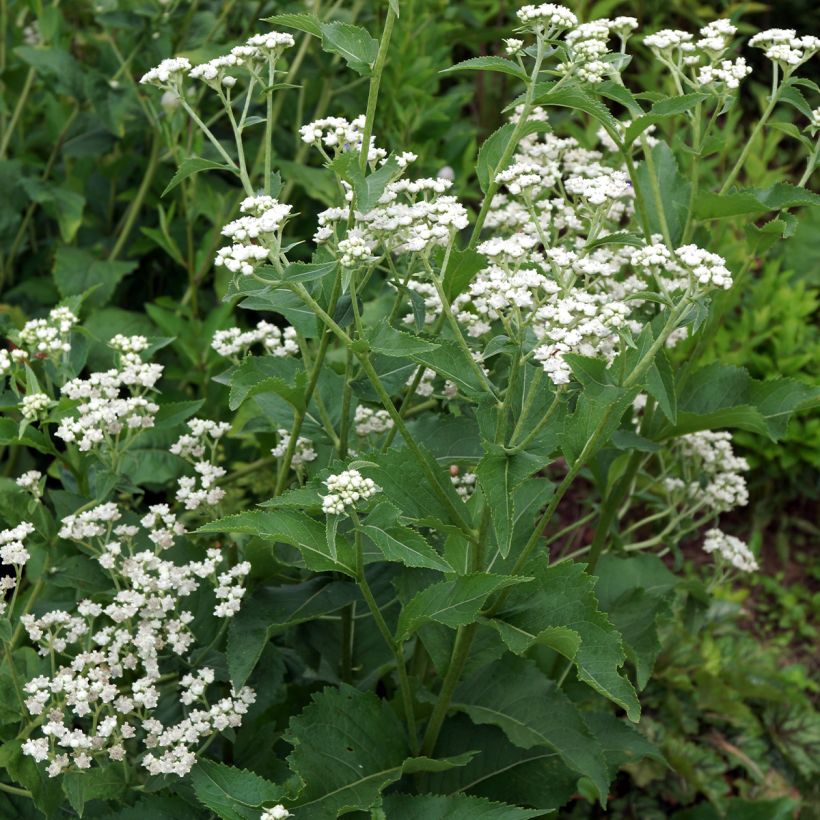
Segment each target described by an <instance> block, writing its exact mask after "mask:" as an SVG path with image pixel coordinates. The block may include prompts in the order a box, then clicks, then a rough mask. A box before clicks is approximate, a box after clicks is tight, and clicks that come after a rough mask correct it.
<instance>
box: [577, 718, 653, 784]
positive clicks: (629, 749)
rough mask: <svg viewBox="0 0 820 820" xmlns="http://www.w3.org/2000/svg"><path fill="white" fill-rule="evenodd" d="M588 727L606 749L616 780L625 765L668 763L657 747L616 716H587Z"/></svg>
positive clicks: (608, 763)
mask: <svg viewBox="0 0 820 820" xmlns="http://www.w3.org/2000/svg"><path fill="white" fill-rule="evenodd" d="M584 723H586V725H587V726H588V727H589V730H590V731H591V732H592V734H593V735H595V738H596V740H597V741H598V743H599V744H600V746H601V748H602V749H603V752H604V757H605V758H606V762H607V765H608V766H609V772H610V775H611V776H612V777H615V775H616V774H617V771H618V768H619V767H620V766H623V765H624V764H625V763H637V762H638V761H639V760H643V759H644V758H647V757H649V758H652V759H653V760H657V761H659V762H660V763H666V760H665V758H664V756H663V755H662V754H661V752H660V750H659V749H658V748H657V746H655V744H654V743H651V742H650V741H649V740H647V739H646V738H645V737H644V736H643V735H642V734H641V733H640V732H639V731H638V730H637V729H635V728H634V727H633V726H631V725H630V724H629V723H626V721H623V720H620V719H619V718H616V717H615V715H611V714H609V713H608V712H586V713H585V714H584Z"/></svg>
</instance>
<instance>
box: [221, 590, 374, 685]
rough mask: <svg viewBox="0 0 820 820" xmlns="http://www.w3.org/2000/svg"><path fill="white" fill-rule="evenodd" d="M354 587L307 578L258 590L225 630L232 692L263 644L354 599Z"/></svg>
mask: <svg viewBox="0 0 820 820" xmlns="http://www.w3.org/2000/svg"><path fill="white" fill-rule="evenodd" d="M358 598H359V592H358V589H357V588H356V586H355V585H354V584H351V583H348V582H346V581H331V582H330V583H328V582H327V579H325V578H311V579H310V580H309V581H305V582H304V583H301V584H287V585H284V586H280V587H260V588H259V589H257V590H256V591H255V592H254V593H253V596H252V597H251V599H250V600H249V601H248V602H247V603H246V604H244V605H243V606H242V608H241V609H240V610H239V613H238V614H237V615H235V616H234V618H233V620H232V621H231V626H230V629H229V630H228V645H227V651H226V655H227V658H228V671H229V673H230V676H231V683H232V684H233V686H234V689H237V690H238V689H239V688H240V687H242V686H244V685H245V683H246V681H247V680H248V678H249V677H250V674H251V672H252V671H253V669H254V667H255V666H256V664H257V663H258V662H259V658H260V657H261V655H262V651H263V650H264V648H265V645H266V644H267V642H268V641H269V640H270V639H271V638H272V637H273V636H274V635H275V634H277V633H278V632H281V631H282V630H284V629H287V628H288V627H291V626H295V625H296V624H301V623H304V622H306V621H311V620H313V619H314V618H318V617H319V616H320V615H327V614H329V613H331V612H336V611H337V610H339V609H341V608H342V607H344V606H347V605H348V604H351V603H353V601H355V600H358Z"/></svg>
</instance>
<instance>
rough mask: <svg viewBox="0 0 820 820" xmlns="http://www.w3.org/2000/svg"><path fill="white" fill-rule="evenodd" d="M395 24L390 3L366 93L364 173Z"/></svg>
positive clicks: (360, 159) (362, 160)
mask: <svg viewBox="0 0 820 820" xmlns="http://www.w3.org/2000/svg"><path fill="white" fill-rule="evenodd" d="M395 22H396V12H395V11H393V4H392V3H391V4H390V6H389V7H388V9H387V18H386V19H385V21H384V31H383V32H382V39H381V42H380V43H379V53H378V54H377V55H376V62H375V63H374V64H373V74H372V76H371V77H370V89H369V90H368V92H367V112H366V114H365V119H364V130H363V132H362V152H361V155H360V157H359V167H360V168H361V170H362V173H364V172H365V171H366V170H367V154H368V152H369V150H370V137H371V135H372V134H373V121H374V120H375V119H376V104H377V103H378V101H379V86H380V85H381V81H382V72H383V71H384V65H385V63H386V62H387V52H388V50H389V48H390V37H391V36H392V34H393V25H394V24H395Z"/></svg>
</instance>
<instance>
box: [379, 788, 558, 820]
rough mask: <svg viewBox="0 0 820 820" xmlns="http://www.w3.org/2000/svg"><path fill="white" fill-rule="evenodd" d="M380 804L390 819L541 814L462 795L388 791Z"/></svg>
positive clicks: (476, 819) (515, 819) (495, 819)
mask: <svg viewBox="0 0 820 820" xmlns="http://www.w3.org/2000/svg"><path fill="white" fill-rule="evenodd" d="M382 807H383V809H384V812H385V816H386V817H389V818H390V820H432V818H435V817H441V818H445V817H446V818H447V820H527V818H530V817H543V816H544V812H543V811H541V810H540V809H522V808H519V807H518V806H511V805H509V804H508V803H494V802H491V801H489V800H485V799H484V798H483V797H471V796H469V795H466V794H453V795H449V796H448V795H444V794H388V795H387V796H386V797H385V798H384V800H383V801H382Z"/></svg>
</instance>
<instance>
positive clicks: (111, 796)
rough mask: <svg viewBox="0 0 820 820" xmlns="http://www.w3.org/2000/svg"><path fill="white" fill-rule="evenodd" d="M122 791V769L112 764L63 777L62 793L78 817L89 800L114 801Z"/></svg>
mask: <svg viewBox="0 0 820 820" xmlns="http://www.w3.org/2000/svg"><path fill="white" fill-rule="evenodd" d="M124 791H125V781H124V780H123V773H122V769H121V768H120V767H119V766H114V765H112V764H109V765H107V766H94V767H93V768H91V769H89V770H88V771H85V772H80V771H74V772H66V774H64V775H63V792H64V793H65V796H66V798H67V799H68V802H69V803H70V804H71V806H72V808H73V809H74V811H76V812H77V814H78V815H79V816H80V817H82V816H83V815H84V814H85V804H86V803H88V802H90V801H91V800H116V799H117V798H118V797H120V795H122V793H123V792H124Z"/></svg>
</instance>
